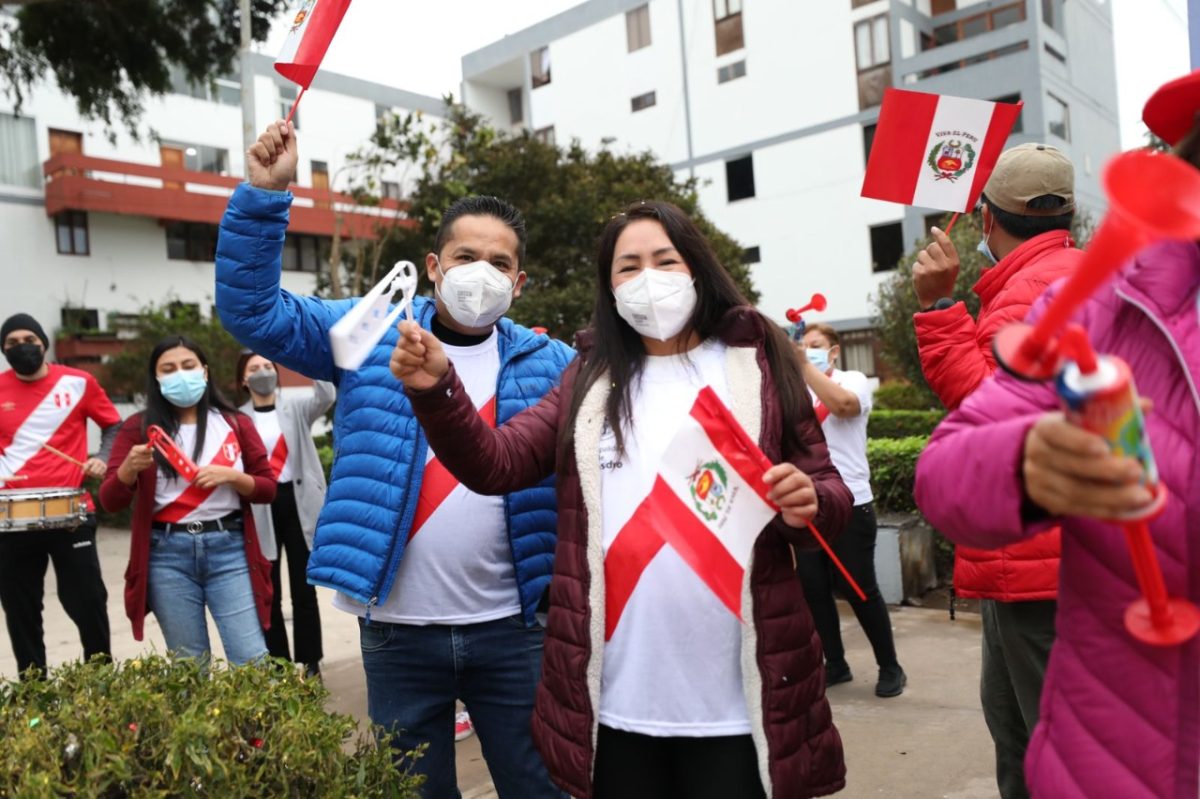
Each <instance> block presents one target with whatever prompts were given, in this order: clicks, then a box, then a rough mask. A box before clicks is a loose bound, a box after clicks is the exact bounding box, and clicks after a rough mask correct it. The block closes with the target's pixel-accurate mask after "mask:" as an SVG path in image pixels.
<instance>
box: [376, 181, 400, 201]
mask: <svg viewBox="0 0 1200 799" xmlns="http://www.w3.org/2000/svg"><path fill="white" fill-rule="evenodd" d="M380 193H381V194H383V199H385V200H399V199H400V184H399V183H396V182H394V181H391V180H385V181H382V184H381V186H380Z"/></svg>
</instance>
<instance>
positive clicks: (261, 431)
mask: <svg viewBox="0 0 1200 799" xmlns="http://www.w3.org/2000/svg"><path fill="white" fill-rule="evenodd" d="M253 418H254V429H255V430H257V431H258V435H259V437H261V438H262V440H263V446H265V447H266V448H267V454H268V455H269V456H270V458H271V474H273V475H275V482H277V483H290V482H291V481H292V459H291V458H289V457H288V445H287V438H286V437H284V435H283V427H282V426H280V424H279V411H278V410H276V409H275V408H274V407H272V408H271V410H269V411H263V410H258V409H255V411H254V417H253Z"/></svg>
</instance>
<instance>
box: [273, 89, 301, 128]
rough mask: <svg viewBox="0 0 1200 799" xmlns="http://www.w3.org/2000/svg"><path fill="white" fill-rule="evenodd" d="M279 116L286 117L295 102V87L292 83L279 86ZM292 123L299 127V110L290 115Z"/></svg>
mask: <svg viewBox="0 0 1200 799" xmlns="http://www.w3.org/2000/svg"><path fill="white" fill-rule="evenodd" d="M278 88H279V118H280V119H287V115H288V112H289V111H291V110H292V105H294V104H295V102H296V87H295V86H292V85H288V86H279V87H278ZM292 124H293V125H294V126H296V128H299V127H300V111H299V109H297V111H296V113H295V114H293V115H292Z"/></svg>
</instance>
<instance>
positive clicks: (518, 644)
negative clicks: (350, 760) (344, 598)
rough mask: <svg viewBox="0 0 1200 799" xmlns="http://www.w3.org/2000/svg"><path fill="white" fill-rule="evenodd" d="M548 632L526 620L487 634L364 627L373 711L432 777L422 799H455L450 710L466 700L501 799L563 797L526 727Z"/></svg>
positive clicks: (468, 628) (477, 629)
mask: <svg viewBox="0 0 1200 799" xmlns="http://www.w3.org/2000/svg"><path fill="white" fill-rule="evenodd" d="M542 632H543V631H542V628H541V627H537V626H535V627H526V626H525V622H524V620H523V619H522V618H521V616H520V615H517V616H512V617H510V618H506V619H499V620H497V621H489V622H484V623H482V624H470V625H463V626H461V627H447V626H441V625H428V626H416V625H408V624H388V623H386V622H378V621H372V622H371V623H370V624H367V623H365V622H364V621H362V620H361V619H360V620H359V638H360V641H361V644H362V655H363V669H364V670H365V671H366V673H367V711H368V712H369V714H370V716H371V721H373V722H374V723H376V724H378V725H380V726H382V727H384V728H385V729H387V730H388V731H390V732H392V733H394V735H395V737H394V738H393V741H392V745H393V746H394V747H395V748H396V749H397V751H398V752H407V751H410V750H412V749H415V748H416V747H417V746H419V745H421V744H425V743H427V744H428V745H429V748H428V749H426V750H425V754H424V755H423V756H422V757H421V758H420V759H418V760H417V761H416V763H415V764H413V767H412V768H413V771H414V772H416V773H418V774H424V775H425V776H426V782H425V786H424V788H423V789H422V795H423V796H424V797H425V799H456V797H458V796H459V795H460V794H459V792H458V787H457V780H456V778H455V769H454V709H455V705H454V702H455V700H456V699H461V700H462V701H463V704H464V705H466V707H467V712H469V713H470V714H471V722H472V723H473V724H474V725H475V732H476V733H477V734H478V735H479V743H480V746H481V747H482V748H483V757H484V759H485V760H486V761H487V764H488V770H489V771H490V772H491V775H492V783H493V784H494V785H495V787H496V792H497V793H498V794H499V795H500V799H538V798H539V797H554V798H555V799H558V797H561V796H563V794H562V792H560V791H559V790H558V789H557V788H555V787H554V786H553V784H551V782H550V777H549V775H548V774H547V773H546V766H545V764H543V763H542V758H541V756H540V755H539V754H538V753H537V750H536V749H534V747H533V736H532V734H531V732H530V728H529V722H530V719H531V718H532V716H533V696H534V692H535V691H536V690H537V684H538V680H540V679H541V676H542Z"/></svg>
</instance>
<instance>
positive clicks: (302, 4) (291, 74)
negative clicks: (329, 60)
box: [275, 0, 350, 89]
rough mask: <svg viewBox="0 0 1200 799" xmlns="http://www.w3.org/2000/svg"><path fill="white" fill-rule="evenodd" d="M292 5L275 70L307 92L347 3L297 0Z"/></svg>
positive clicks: (340, 22) (348, 2) (334, 0)
mask: <svg viewBox="0 0 1200 799" xmlns="http://www.w3.org/2000/svg"><path fill="white" fill-rule="evenodd" d="M296 5H297V8H296V12H295V14H294V15H293V17H292V29H291V31H289V32H288V37H287V40H286V41H285V42H284V43H283V49H282V50H281V51H280V53H279V58H277V59H275V71H276V72H278V73H279V74H280V75H283V76H284V77H285V78H287V79H288V80H290V81H292V82H293V83H298V84H300V85H301V86H302V87H304V88H305V89H307V88H308V87H309V84H311V83H312V81H313V78H314V77H315V76H316V74H317V70H318V69H320V67H321V59H323V58H325V51H326V50H328V49H329V43H330V42H332V41H333V35H334V34H335V33H337V29H338V25H341V24H342V17H344V16H346V9H347V8H349V7H350V0H300V1H299V2H298V3H297V4H296Z"/></svg>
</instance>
